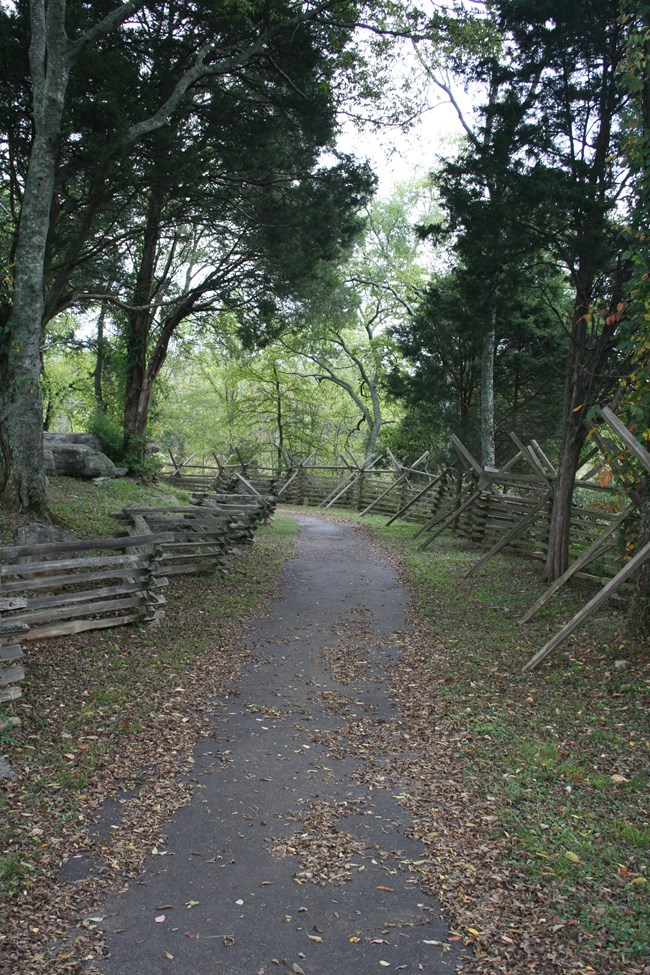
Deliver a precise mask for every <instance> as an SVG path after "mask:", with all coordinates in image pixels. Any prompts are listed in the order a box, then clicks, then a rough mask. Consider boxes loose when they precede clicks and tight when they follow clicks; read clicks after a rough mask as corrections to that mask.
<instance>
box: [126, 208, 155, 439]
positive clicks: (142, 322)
mask: <svg viewBox="0 0 650 975" xmlns="http://www.w3.org/2000/svg"><path fill="white" fill-rule="evenodd" d="M161 213H162V203H161V201H160V199H159V198H158V197H157V195H156V194H152V196H151V198H150V200H149V206H148V210H147V219H146V222H145V227H144V233H143V242H142V255H141V257H140V266H139V268H138V273H137V278H136V282H135V286H134V289H133V306H134V308H135V309H136V310H135V311H132V312H131V313H130V314H129V316H128V325H127V329H126V377H125V380H126V381H125V391H124V452H125V453H133V452H134V451H135V452H136V453H138V454H140V455H142V451H143V438H144V434H145V431H146V428H147V419H148V416H149V406H150V404H151V396H152V393H153V384H154V380H155V375H154V376H150V375H149V373H150V370H148V369H147V351H148V345H149V332H150V328H151V321H152V315H153V312H152V311H151V308H150V306H149V303H150V301H151V298H152V293H153V287H154V277H155V272H156V256H157V253H158V240H159V236H160V219H161ZM156 375H157V373H156Z"/></svg>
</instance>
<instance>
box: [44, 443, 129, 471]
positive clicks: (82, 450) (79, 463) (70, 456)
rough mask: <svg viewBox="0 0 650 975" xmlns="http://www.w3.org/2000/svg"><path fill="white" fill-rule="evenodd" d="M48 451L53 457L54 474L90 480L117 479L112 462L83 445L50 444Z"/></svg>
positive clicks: (98, 452) (104, 455)
mask: <svg viewBox="0 0 650 975" xmlns="http://www.w3.org/2000/svg"><path fill="white" fill-rule="evenodd" d="M49 446H50V449H51V450H52V454H53V456H54V466H55V473H57V474H65V475H67V476H68V477H79V478H82V479H84V480H92V479H93V478H95V477H117V470H116V468H115V464H114V463H113V461H112V460H111V459H110V458H109V457H107V456H106V454H102V453H101V452H100V451H99V450H94V449H93V448H92V447H88V446H86V445H85V444H80V443H79V444H77V443H65V442H59V443H56V442H52V443H50V445H49Z"/></svg>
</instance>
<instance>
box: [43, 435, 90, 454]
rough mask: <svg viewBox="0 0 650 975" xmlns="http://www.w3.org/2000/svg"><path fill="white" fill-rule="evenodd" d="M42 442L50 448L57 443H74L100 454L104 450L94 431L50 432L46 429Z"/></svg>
mask: <svg viewBox="0 0 650 975" xmlns="http://www.w3.org/2000/svg"><path fill="white" fill-rule="evenodd" d="M43 443H44V445H45V447H49V448H50V450H53V449H54V448H55V446H56V445H58V444H70V443H74V444H83V446H84V447H90V448H91V449H92V450H96V451H97V452H98V453H100V454H101V453H103V452H104V448H103V446H102V442H101V440H100V439H99V437H98V436H97V434H96V433H50V432H49V431H47V432H46V433H44V434H43Z"/></svg>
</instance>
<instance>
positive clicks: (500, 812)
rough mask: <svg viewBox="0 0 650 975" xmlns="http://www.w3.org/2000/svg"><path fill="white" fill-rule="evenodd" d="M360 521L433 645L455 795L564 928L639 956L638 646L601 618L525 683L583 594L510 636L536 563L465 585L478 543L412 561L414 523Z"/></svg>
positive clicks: (644, 796)
mask: <svg viewBox="0 0 650 975" xmlns="http://www.w3.org/2000/svg"><path fill="white" fill-rule="evenodd" d="M355 520H356V519H355ZM362 521H363V523H364V524H366V525H368V527H369V528H371V530H372V531H373V533H375V534H376V535H377V537H378V538H379V539H380V540H381V541H382V542H383V543H384V544H385V545H387V546H388V547H389V549H391V550H392V551H394V552H395V553H397V554H398V555H399V556H400V558H401V562H402V564H403V566H404V569H405V573H406V576H407V579H408V581H409V583H410V586H411V588H412V590H413V592H414V595H415V600H416V605H417V609H418V613H419V615H420V617H421V619H422V620H423V621H424V624H425V626H426V628H427V631H428V635H429V638H430V643H431V648H432V650H431V657H430V661H429V665H430V686H431V692H432V694H434V695H435V696H436V699H437V701H438V703H439V704H440V706H441V709H442V711H443V712H444V713H445V715H446V718H445V720H446V725H447V727H448V729H454V730H461V731H462V734H463V736H464V738H465V739H466V742H467V744H466V746H465V749H464V754H463V755H461V756H460V761H461V762H462V763H463V767H464V774H465V777H466V781H467V788H468V789H469V790H471V793H472V795H473V797H474V800H475V801H476V802H477V803H478V804H479V805H480V803H481V801H482V800H483V799H484V797H486V796H488V795H489V796H491V797H492V798H493V799H494V800H495V801H494V802H492V801H491V802H490V810H491V811H492V810H496V814H497V817H498V818H497V820H496V822H495V823H494V826H493V828H494V830H495V831H496V833H498V835H499V836H500V837H501V838H503V837H504V836H505V837H507V839H508V844H507V848H508V849H509V851H510V852H509V855H510V857H511V859H512V862H513V863H514V864H516V866H517V868H518V869H519V870H520V871H523V872H524V873H525V874H528V875H529V876H530V877H531V879H532V881H533V883H537V884H541V885H550V886H552V887H553V889H554V891H555V892H556V893H557V894H558V895H559V898H560V899H561V900H562V902H563V903H564V906H565V915H566V916H565V920H566V921H567V922H570V923H578V924H580V925H581V927H582V928H583V929H584V930H586V931H588V932H591V933H592V935H593V937H594V939H596V940H597V941H598V943H599V944H601V943H602V944H607V945H610V944H611V945H612V946H614V950H615V952H616V953H617V955H619V956H620V958H622V959H625V958H626V957H627V958H630V959H632V958H636V959H638V958H640V957H641V955H642V954H643V952H645V951H647V946H648V944H649V943H650V918H649V913H648V881H649V878H648V872H647V871H648V864H649V862H650V857H649V855H648V850H649V847H650V829H649V828H648V817H647V811H648V777H649V772H650V756H649V755H648V748H649V745H650V743H649V741H648V713H647V696H646V697H645V698H644V695H647V688H648V676H649V675H648V663H649V662H650V657H649V654H648V649H649V648H648V646H647V645H645V646H640V645H638V644H635V643H634V642H632V641H631V640H629V639H627V638H626V635H625V626H624V617H623V616H622V615H621V613H620V612H617V611H615V610H612V609H609V610H607V611H605V612H602V613H601V614H599V616H598V618H597V619H596V620H594V621H593V622H592V623H591V624H590V625H587V626H586V627H584V628H583V629H582V630H581V631H579V632H578V633H577V634H576V635H574V637H572V638H571V640H570V641H568V642H567V643H566V644H565V645H564V646H563V647H562V648H560V649H559V650H558V651H556V653H555V654H554V656H553V657H551V658H549V659H548V660H547V662H546V663H545V664H544V665H542V666H541V667H539V668H538V669H537V670H535V671H534V672H532V673H530V674H526V675H524V674H522V673H521V667H522V665H523V664H524V663H525V661H526V660H527V659H528V658H529V657H530V656H531V655H532V653H533V652H535V651H536V650H537V649H539V648H540V647H541V646H543V644H544V643H545V642H546V641H547V640H548V638H549V636H551V635H553V634H554V633H556V632H557V631H558V630H559V629H560V627H561V626H562V625H563V623H564V622H566V620H568V619H569V618H570V617H571V616H572V615H573V614H574V612H576V611H577V610H578V609H579V608H580V607H581V606H582V605H584V603H585V602H586V600H587V598H588V597H589V595H591V594H592V593H593V589H591V588H586V587H585V586H584V585H581V584H580V583H577V584H574V585H573V586H572V587H565V588H564V589H563V590H561V591H560V593H559V594H558V595H556V596H555V597H554V598H553V599H552V600H551V602H550V603H549V604H547V606H546V607H545V608H544V609H543V610H542V611H541V612H540V613H538V614H537V616H536V617H534V618H533V620H532V621H531V622H530V623H528V624H526V625H524V626H520V625H519V624H518V623H517V618H518V617H519V616H520V615H521V614H522V613H523V612H524V611H525V610H526V609H527V608H528V607H529V606H530V605H531V604H532V603H533V602H534V601H535V600H536V599H537V597H538V596H539V595H540V594H541V593H542V592H543V591H544V589H545V586H544V584H543V583H542V581H541V578H540V576H541V572H540V565H539V563H534V562H531V561H528V560H524V559H521V558H516V557H513V556H508V555H504V556H500V557H497V558H495V559H493V560H492V561H491V562H490V563H488V564H487V565H486V566H485V567H484V568H483V569H482V570H480V571H479V572H477V573H475V574H473V575H471V576H469V577H466V576H465V572H466V570H467V569H468V568H469V567H470V566H471V565H472V564H473V563H475V562H476V561H477V560H478V559H479V558H480V555H481V552H480V550H479V549H477V548H476V547H473V546H470V545H468V544H466V543H465V542H463V541H462V540H460V539H458V538H456V537H455V536H453V535H451V534H445V535H443V536H441V537H440V538H438V539H437V540H436V541H434V542H433V543H432V545H431V546H430V547H429V548H428V549H426V550H425V551H424V552H419V551H418V550H417V546H418V544H419V542H420V541H421V539H418V540H417V541H414V540H413V538H412V536H413V534H414V531H415V529H414V528H413V526H404V525H403V524H397V525H394V526H392V527H391V528H385V527H384V523H383V519H379V518H373V517H370V518H365V519H362ZM644 705H645V707H644ZM439 710H440V709H439ZM612 776H614V777H615V778H614V779H612ZM617 776H622V779H617V778H616V777H617Z"/></svg>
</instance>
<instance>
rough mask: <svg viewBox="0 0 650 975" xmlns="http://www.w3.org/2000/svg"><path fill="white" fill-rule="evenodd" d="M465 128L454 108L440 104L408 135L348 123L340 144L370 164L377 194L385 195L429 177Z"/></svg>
mask: <svg viewBox="0 0 650 975" xmlns="http://www.w3.org/2000/svg"><path fill="white" fill-rule="evenodd" d="M462 131H463V130H462V128H461V125H460V123H459V121H458V117H457V115H456V112H455V111H454V109H453V108H451V106H449V105H440V106H438V107H436V108H432V109H430V110H429V111H428V112H427V114H426V115H425V116H424V117H423V118H422V120H421V121H420V122H419V123H418V124H416V125H415V126H414V127H413V129H412V131H410V132H408V133H406V134H405V133H403V132H400V131H398V130H394V129H384V130H383V131H380V132H375V131H372V130H366V131H362V132H360V131H359V130H357V129H355V128H354V127H353V126H352V125H351V124H346V125H344V127H343V131H342V133H341V135H340V137H339V139H338V147H339V149H340V150H341V151H343V152H349V153H351V154H352V155H354V156H355V157H356V158H357V159H358V160H359V161H365V160H367V161H368V162H369V163H370V165H371V167H372V169H373V170H374V171H375V173H376V174H377V176H378V177H379V188H378V194H379V196H381V197H386V196H389V195H390V194H391V192H392V190H393V189H394V188H395V186H396V184H398V183H403V182H409V181H411V180H415V179H418V178H420V177H423V176H426V175H427V174H428V173H429V172H430V171H431V170H432V169H433V168H434V165H435V161H436V157H437V156H439V155H440V154H441V153H444V154H446V153H447V152H448V151H449V150H450V149H451V148H452V147H453V143H454V141H455V140H457V139H458V137H459V136H460V135H462Z"/></svg>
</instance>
